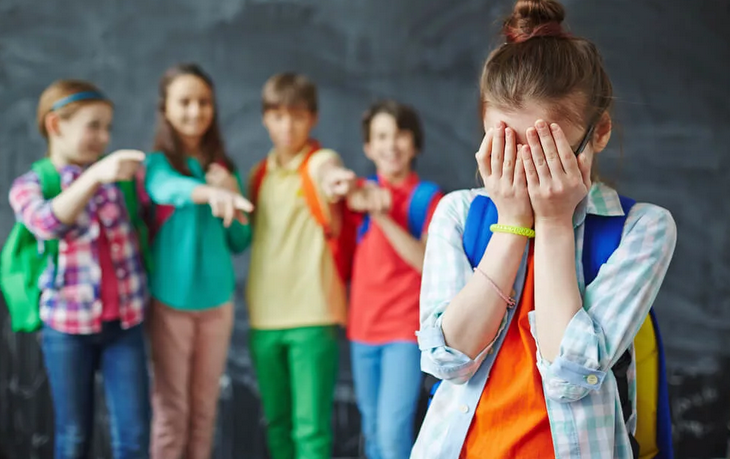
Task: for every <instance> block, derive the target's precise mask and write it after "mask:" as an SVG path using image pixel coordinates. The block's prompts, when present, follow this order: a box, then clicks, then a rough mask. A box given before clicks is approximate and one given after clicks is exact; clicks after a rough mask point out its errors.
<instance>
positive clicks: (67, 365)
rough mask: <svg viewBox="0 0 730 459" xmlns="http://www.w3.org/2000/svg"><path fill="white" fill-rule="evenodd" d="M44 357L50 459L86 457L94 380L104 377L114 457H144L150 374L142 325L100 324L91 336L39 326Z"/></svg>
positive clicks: (146, 445)
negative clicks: (51, 416)
mask: <svg viewBox="0 0 730 459" xmlns="http://www.w3.org/2000/svg"><path fill="white" fill-rule="evenodd" d="M41 346H42V349H43V357H44V359H45V363H46V372H47V373H48V380H49V383H50V386H51V396H52V398H53V408H54V412H55V432H56V434H55V454H54V457H55V459H82V458H89V457H91V437H92V426H93V423H94V377H95V375H96V372H97V370H98V371H100V372H101V374H102V376H103V379H104V393H105V398H106V404H107V408H108V410H109V423H110V427H111V439H112V445H111V446H112V451H113V453H114V458H115V459H147V458H148V457H149V438H150V401H149V375H148V372H147V358H146V353H145V342H144V333H143V330H142V326H141V325H137V326H136V327H133V328H130V329H128V330H123V329H122V328H121V327H120V324H119V321H115V322H107V323H104V325H103V328H102V331H101V332H100V333H95V334H91V335H71V334H67V333H61V332H59V331H56V330H53V329H51V328H50V327H47V326H46V327H44V328H43V333H42V343H41Z"/></svg>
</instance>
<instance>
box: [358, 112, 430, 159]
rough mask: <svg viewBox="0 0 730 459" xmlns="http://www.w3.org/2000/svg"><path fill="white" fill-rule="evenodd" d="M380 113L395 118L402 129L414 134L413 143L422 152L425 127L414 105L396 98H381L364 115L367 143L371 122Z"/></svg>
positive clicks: (363, 122)
mask: <svg viewBox="0 0 730 459" xmlns="http://www.w3.org/2000/svg"><path fill="white" fill-rule="evenodd" d="M380 113H386V114H388V115H390V116H392V117H393V118H395V124H396V125H397V126H398V129H400V130H401V131H408V132H410V133H411V134H413V144H414V145H415V147H416V150H418V152H419V153H420V151H421V149H422V148H423V128H422V127H421V120H420V118H419V117H418V113H416V111H415V110H414V109H413V107H411V106H409V105H405V104H401V103H398V102H396V101H394V100H381V101H379V102H376V103H374V104H373V105H371V106H370V108H368V109H367V111H366V112H365V113H364V114H363V116H362V135H363V140H364V141H365V143H367V142H369V141H370V124H371V123H372V122H373V118H375V116H376V115H378V114H380Z"/></svg>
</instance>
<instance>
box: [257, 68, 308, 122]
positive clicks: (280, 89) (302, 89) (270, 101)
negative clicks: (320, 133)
mask: <svg viewBox="0 0 730 459" xmlns="http://www.w3.org/2000/svg"><path fill="white" fill-rule="evenodd" d="M281 107H286V108H304V109H307V110H309V111H310V112H312V113H317V110H318V106H317V86H316V85H315V84H314V83H313V82H312V81H311V80H309V78H307V77H306V76H304V75H301V74H297V73H291V72H287V73H279V74H276V75H274V76H272V77H271V78H269V79H268V80H266V83H264V89H263V90H262V91H261V111H262V112H266V111H267V110H271V109H275V108H281Z"/></svg>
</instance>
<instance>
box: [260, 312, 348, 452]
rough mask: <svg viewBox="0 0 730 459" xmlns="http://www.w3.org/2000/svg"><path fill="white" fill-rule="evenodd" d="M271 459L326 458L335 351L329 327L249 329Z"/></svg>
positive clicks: (333, 331) (333, 333)
mask: <svg viewBox="0 0 730 459" xmlns="http://www.w3.org/2000/svg"><path fill="white" fill-rule="evenodd" d="M250 339H251V342H250V349H251V356H252V358H253V364H254V368H255V370H256V375H257V378H258V383H259V390H260V392H261V402H262V404H263V407H264V416H265V417H266V422H267V424H268V432H267V444H268V446H269V453H270V455H271V458H272V459H330V458H331V457H332V404H333V398H334V391H335V384H336V382H337V364H338V360H339V348H338V343H337V328H336V327H335V326H324V327H303V328H293V329H287V330H251V331H250Z"/></svg>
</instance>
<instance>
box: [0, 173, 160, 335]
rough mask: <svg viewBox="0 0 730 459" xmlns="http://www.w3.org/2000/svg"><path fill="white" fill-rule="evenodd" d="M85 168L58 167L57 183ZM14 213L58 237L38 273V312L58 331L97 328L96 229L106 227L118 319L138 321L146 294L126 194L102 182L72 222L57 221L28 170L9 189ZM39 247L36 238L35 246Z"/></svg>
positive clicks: (41, 233)
mask: <svg viewBox="0 0 730 459" xmlns="http://www.w3.org/2000/svg"><path fill="white" fill-rule="evenodd" d="M82 172H83V170H82V169H81V168H79V167H75V166H66V167H64V168H62V169H61V170H60V174H61V188H62V189H65V188H67V187H68V186H69V185H70V184H71V183H73V182H74V180H76V179H77V178H78V176H79V175H81V173H82ZM10 205H11V206H12V208H13V210H14V212H15V218H16V220H18V221H19V222H22V223H23V224H24V225H25V226H26V227H27V228H28V229H29V230H30V231H31V232H32V233H33V234H34V235H35V236H36V238H37V239H38V240H47V239H58V240H59V247H58V260H57V263H55V264H54V263H53V261H52V260H51V261H50V262H49V266H48V269H47V270H46V271H45V272H44V273H43V274H42V275H41V277H40V279H39V281H38V282H39V286H40V288H41V290H42V293H41V299H40V314H41V319H42V320H43V322H44V323H45V324H46V325H47V326H49V327H51V328H53V329H55V330H58V331H61V332H64V333H70V334H90V333H98V332H100V331H101V325H102V302H101V268H100V266H99V248H98V238H99V233H100V231H101V230H102V226H101V225H103V228H104V231H105V234H106V236H107V239H108V242H109V246H110V248H111V258H112V263H113V265H114V269H115V273H116V277H117V281H118V288H117V290H118V294H119V319H120V321H121V324H122V327H123V328H130V327H132V326H134V325H137V324H139V323H140V322H141V321H142V318H143V315H144V307H145V305H146V303H147V299H148V288H147V276H146V274H145V271H144V266H143V264H142V258H141V256H140V252H139V244H138V241H137V235H136V233H135V232H134V228H133V227H132V224H131V223H130V220H129V217H128V215H127V214H126V212H127V211H126V207H125V205H124V197H123V195H122V193H121V191H120V190H119V188H118V187H117V186H115V185H101V186H99V188H98V189H97V191H96V193H95V194H94V196H93V197H92V198H91V200H89V203H88V204H87V205H86V207H85V208H84V210H83V211H82V212H81V214H80V215H79V216H78V218H77V219H76V222H75V223H74V224H73V225H65V224H63V223H61V222H60V221H59V220H58V218H57V217H56V216H55V215H54V213H53V210H52V209H51V201H47V200H45V199H43V194H42V192H41V186H40V182H39V179H38V175H37V174H36V173H35V172H33V171H30V172H28V173H26V174H24V175H22V176H21V177H19V178H17V179H16V180H15V182H14V183H13V186H12V187H11V189H10ZM42 248H43V245H42V244H39V250H41V249H42Z"/></svg>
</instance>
